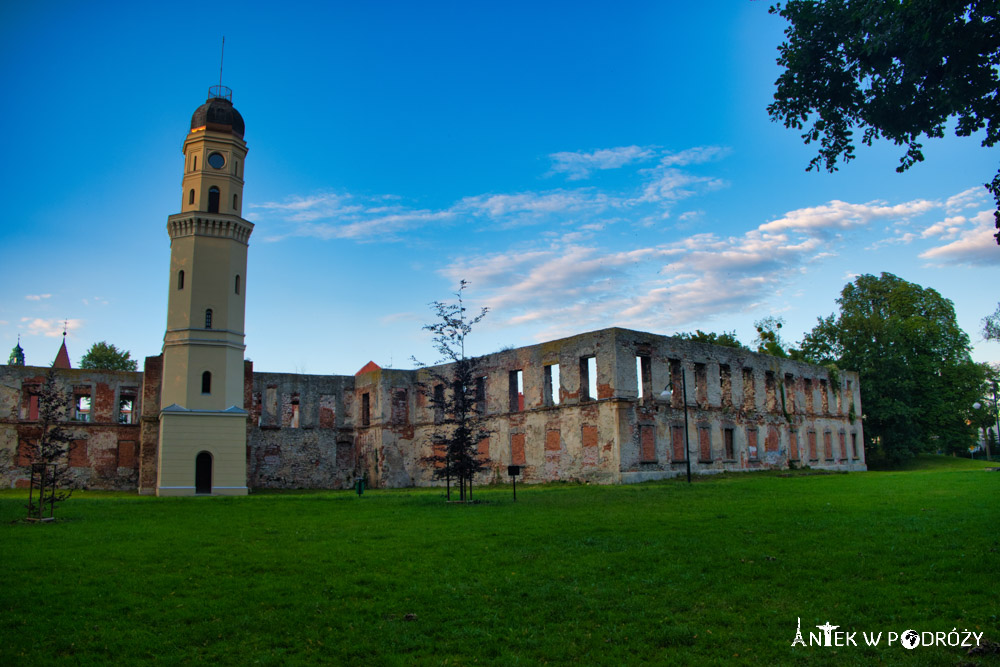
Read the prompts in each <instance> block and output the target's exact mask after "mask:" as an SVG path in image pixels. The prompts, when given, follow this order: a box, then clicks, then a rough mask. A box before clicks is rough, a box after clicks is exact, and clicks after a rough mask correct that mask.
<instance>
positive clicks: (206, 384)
mask: <svg viewBox="0 0 1000 667" xmlns="http://www.w3.org/2000/svg"><path fill="white" fill-rule="evenodd" d="M201 393H203V394H211V393H212V374H211V373H210V372H208V371H205V372H204V373H202V374H201Z"/></svg>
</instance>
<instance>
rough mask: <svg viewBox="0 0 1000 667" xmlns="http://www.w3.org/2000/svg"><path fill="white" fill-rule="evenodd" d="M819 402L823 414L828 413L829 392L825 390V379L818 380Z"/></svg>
mask: <svg viewBox="0 0 1000 667" xmlns="http://www.w3.org/2000/svg"><path fill="white" fill-rule="evenodd" d="M819 403H820V409H822V410H823V414H824V415H828V414H830V393H829V391H827V382H826V380H820V381H819Z"/></svg>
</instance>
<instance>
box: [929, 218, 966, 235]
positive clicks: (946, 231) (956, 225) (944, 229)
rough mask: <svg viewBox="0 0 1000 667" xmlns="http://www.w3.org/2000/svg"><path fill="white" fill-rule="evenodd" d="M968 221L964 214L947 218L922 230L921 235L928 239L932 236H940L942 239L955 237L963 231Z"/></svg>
mask: <svg viewBox="0 0 1000 667" xmlns="http://www.w3.org/2000/svg"><path fill="white" fill-rule="evenodd" d="M966 222H967V220H966V218H965V216H962V215H956V216H952V217H950V218H945V219H944V220H941V221H939V222H935V223H934V224H933V225H931V226H930V227H928V228H926V229H925V230H924V231H922V232H920V237H921V238H925V239H926V238H928V237H930V236H940V237H941V238H942V240H948V239H953V238H955V237H957V236H958V235H959V233H961V231H962V227H963V226H964V225H965V223H966Z"/></svg>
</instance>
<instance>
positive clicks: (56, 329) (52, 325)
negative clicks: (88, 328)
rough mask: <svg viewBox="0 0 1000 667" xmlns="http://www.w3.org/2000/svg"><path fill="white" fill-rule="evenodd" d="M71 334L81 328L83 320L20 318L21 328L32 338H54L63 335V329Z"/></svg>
mask: <svg viewBox="0 0 1000 667" xmlns="http://www.w3.org/2000/svg"><path fill="white" fill-rule="evenodd" d="M64 326H65V328H66V331H67V332H69V333H72V332H74V331H76V330H77V329H79V328H80V327H82V326H83V320H45V319H42V318H40V317H36V318H31V317H22V318H21V327H20V328H22V329H26V330H27V332H28V334H30V335H32V336H48V337H49V338H56V337H58V336H61V335H62V333H63V327H64Z"/></svg>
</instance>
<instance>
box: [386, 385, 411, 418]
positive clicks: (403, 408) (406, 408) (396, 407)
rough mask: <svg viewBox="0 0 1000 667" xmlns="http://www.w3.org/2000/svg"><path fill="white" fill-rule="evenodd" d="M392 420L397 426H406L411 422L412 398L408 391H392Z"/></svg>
mask: <svg viewBox="0 0 1000 667" xmlns="http://www.w3.org/2000/svg"><path fill="white" fill-rule="evenodd" d="M390 419H391V421H392V423H393V424H396V425H402V424H405V423H407V422H408V421H409V420H410V396H409V393H408V392H407V391H406V389H393V390H392V406H391V414H390Z"/></svg>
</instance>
